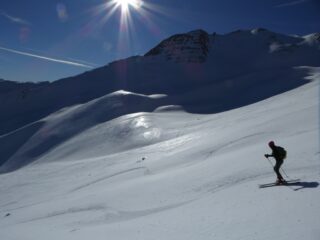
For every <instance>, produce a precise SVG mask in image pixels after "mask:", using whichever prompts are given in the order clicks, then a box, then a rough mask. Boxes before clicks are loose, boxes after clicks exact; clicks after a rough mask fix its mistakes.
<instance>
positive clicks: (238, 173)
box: [0, 67, 320, 240]
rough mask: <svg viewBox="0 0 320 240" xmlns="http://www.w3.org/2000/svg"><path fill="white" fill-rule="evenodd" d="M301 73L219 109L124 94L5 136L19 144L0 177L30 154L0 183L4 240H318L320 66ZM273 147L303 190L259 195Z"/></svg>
mask: <svg viewBox="0 0 320 240" xmlns="http://www.w3.org/2000/svg"><path fill="white" fill-rule="evenodd" d="M303 69H304V70H305V71H308V72H309V79H308V80H310V81H311V82H310V83H308V84H305V85H303V86H300V87H299V88H296V89H294V90H291V91H288V92H285V93H282V94H280V95H277V96H274V97H272V98H268V99H266V100H264V101H261V102H258V103H255V104H251V105H248V106H245V107H241V108H237V109H234V110H230V111H226V112H222V113H216V114H207V115H199V114H191V113H187V112H185V111H183V110H182V109H180V108H179V107H177V106H166V105H167V103H168V102H167V98H168V96H166V95H151V96H148V95H142V94H135V93H130V92H124V91H120V92H115V93H113V94H111V95H106V96H104V97H102V98H99V99H96V100H93V101H91V102H88V103H85V104H80V105H76V106H73V107H69V108H65V109H62V110H60V111H59V112H56V113H54V114H52V115H50V116H48V117H46V118H44V119H41V120H39V121H37V122H34V123H33V124H31V125H28V126H26V127H24V128H22V129H19V130H17V131H16V132H13V133H11V134H9V135H7V136H5V138H6V139H8V138H12V139H18V138H19V139H20V137H21V136H24V137H25V142H24V144H23V145H22V146H21V147H20V148H19V151H18V152H16V153H15V154H14V155H13V156H12V158H10V159H9V160H8V161H6V162H5V164H4V165H3V166H2V168H1V169H2V170H4V171H6V168H13V169H15V168H18V167H20V166H24V163H23V162H22V163H21V162H20V161H24V160H25V159H28V157H30V158H29V160H28V161H29V162H28V165H26V166H24V167H22V168H20V169H19V170H16V171H13V172H9V173H6V174H1V175H0V195H1V198H0V239H5V240H7V239H8V240H20V239H24V240H29V239H30V240H31V239H32V240H37V239H49V240H50V239H53V240H56V239H61V240H62V239H68V240H73V239H76V240H81V239H96V240H99V239H101V240H102V239H114V240H116V239H183V240H187V239H190V240H191V239H218V240H219V239H223V240H225V239H229V240H232V239H234V240H235V239H236V240H239V239H261V240H269V239H278V240H289V239H290V240H298V239H299V240H300V239H308V240H318V239H319V237H320V229H319V224H318V221H319V214H320V211H319V207H318V206H319V203H318V202H319V197H320V192H319V181H320V174H319V153H320V151H319V93H320V92H319V89H320V88H319V81H320V70H319V68H310V67H305V68H303ZM257 76H258V75H257ZM261 77H263V76H261ZM200 92H202V95H203V96H204V97H205V96H206V95H207V94H206V92H205V91H204V89H202V90H201V91H200V90H199V93H198V94H199V96H200V95H201V94H200ZM195 94H197V93H195ZM179 98H181V99H186V96H185V95H182V96H179ZM111 100H112V101H111ZM123 103H126V104H123ZM130 103H132V104H130ZM121 104H123V105H124V106H129V108H135V109H133V111H131V110H132V109H129V110H122V111H125V112H122V113H121V112H120V113H119V111H120V109H122V108H119V106H121ZM139 105H140V107H141V109H147V110H145V111H141V110H139V109H140V108H139V107H137V106H139ZM77 120H79V121H77ZM15 134H16V135H15ZM271 139H272V140H274V141H275V142H276V143H279V145H281V146H284V147H285V148H286V149H287V151H288V158H287V159H286V161H285V164H284V168H285V170H286V173H287V174H288V175H289V176H290V177H291V178H300V179H301V182H300V183H297V184H295V185H292V186H280V187H273V188H266V189H259V188H258V184H260V183H268V182H272V181H274V180H275V174H274V173H273V171H272V167H271V165H270V163H269V162H268V161H267V160H266V159H265V158H264V157H263V154H264V153H267V152H270V150H269V149H268V147H267V146H266V143H267V142H268V141H269V140H271ZM45 140H46V141H47V142H46V144H45V145H44V146H43V145H39V143H43V142H44V141H45ZM39 146H40V147H39ZM35 153H36V154H35ZM35 155H36V157H35ZM34 157H35V158H34Z"/></svg>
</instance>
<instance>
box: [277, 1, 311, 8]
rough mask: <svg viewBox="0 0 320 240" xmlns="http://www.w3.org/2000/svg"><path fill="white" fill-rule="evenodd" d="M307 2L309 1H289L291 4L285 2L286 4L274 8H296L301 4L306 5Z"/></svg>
mask: <svg viewBox="0 0 320 240" xmlns="http://www.w3.org/2000/svg"><path fill="white" fill-rule="evenodd" d="M306 2H309V0H296V1H291V2H287V3H283V4H279V5H276V6H275V7H276V8H282V7H292V6H296V5H299V4H302V3H306Z"/></svg>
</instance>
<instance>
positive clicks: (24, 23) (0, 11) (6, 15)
mask: <svg viewBox="0 0 320 240" xmlns="http://www.w3.org/2000/svg"><path fill="white" fill-rule="evenodd" d="M0 16H3V17H5V18H7V19H9V20H10V21H11V22H13V23H17V24H21V25H27V26H31V23H29V22H28V21H26V20H24V19H21V18H18V17H14V16H11V15H9V14H8V13H6V12H4V11H3V10H0Z"/></svg>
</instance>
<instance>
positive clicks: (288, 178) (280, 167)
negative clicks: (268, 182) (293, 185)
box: [280, 167, 290, 179]
mask: <svg viewBox="0 0 320 240" xmlns="http://www.w3.org/2000/svg"><path fill="white" fill-rule="evenodd" d="M280 169H281V171H282V172H283V173H284V175H286V177H287V178H288V179H290V177H289V176H288V175H287V174H286V172H285V171H284V169H283V168H282V167H280Z"/></svg>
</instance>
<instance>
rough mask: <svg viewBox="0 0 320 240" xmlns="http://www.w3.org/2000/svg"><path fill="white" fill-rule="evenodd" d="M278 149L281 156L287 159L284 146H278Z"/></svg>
mask: <svg viewBox="0 0 320 240" xmlns="http://www.w3.org/2000/svg"><path fill="white" fill-rule="evenodd" d="M277 151H278V153H279V157H281V158H282V159H285V158H286V157H287V151H286V150H285V149H284V148H283V147H277Z"/></svg>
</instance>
